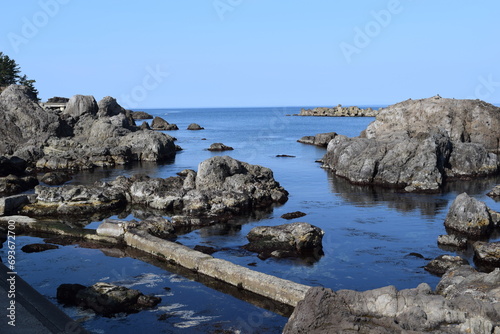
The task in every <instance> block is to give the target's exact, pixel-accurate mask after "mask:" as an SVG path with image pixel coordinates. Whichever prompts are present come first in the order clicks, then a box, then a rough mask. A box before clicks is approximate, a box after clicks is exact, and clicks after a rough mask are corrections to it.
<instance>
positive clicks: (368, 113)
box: [299, 104, 377, 117]
mask: <svg viewBox="0 0 500 334" xmlns="http://www.w3.org/2000/svg"><path fill="white" fill-rule="evenodd" d="M376 115H377V111H376V110H373V109H372V108H367V109H362V108H359V107H355V106H351V107H342V105H341V104H339V105H338V106H336V107H333V108H325V107H318V108H314V109H302V110H301V111H300V114H299V116H330V117H362V116H365V117H374V116H376Z"/></svg>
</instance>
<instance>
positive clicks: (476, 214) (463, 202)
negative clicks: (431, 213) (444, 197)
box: [444, 193, 494, 237]
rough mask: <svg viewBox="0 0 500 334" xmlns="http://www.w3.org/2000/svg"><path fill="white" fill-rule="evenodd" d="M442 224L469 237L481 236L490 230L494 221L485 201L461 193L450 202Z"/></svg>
mask: <svg viewBox="0 0 500 334" xmlns="http://www.w3.org/2000/svg"><path fill="white" fill-rule="evenodd" d="M444 225H445V226H446V228H448V229H451V230H453V231H456V232H459V233H462V234H465V235H467V236H470V237H482V236H486V235H488V234H489V233H490V232H491V231H492V229H493V227H494V222H493V220H492V218H491V214H490V209H489V208H488V207H487V206H486V204H485V203H483V202H480V201H478V200H477V199H475V198H473V197H470V196H469V195H467V193H462V194H460V195H458V196H457V197H456V198H455V200H454V201H453V203H452V204H451V206H450V209H449V211H448V214H447V215H446V219H445V221H444Z"/></svg>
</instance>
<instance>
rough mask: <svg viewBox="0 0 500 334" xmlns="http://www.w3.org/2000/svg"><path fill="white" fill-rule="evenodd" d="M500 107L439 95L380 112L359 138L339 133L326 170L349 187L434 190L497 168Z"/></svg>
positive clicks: (330, 152)
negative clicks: (353, 185)
mask: <svg viewBox="0 0 500 334" xmlns="http://www.w3.org/2000/svg"><path fill="white" fill-rule="evenodd" d="M499 143H500V108H498V107H495V106H493V105H491V104H488V103H486V102H483V101H479V100H455V99H443V98H441V97H439V96H437V97H433V98H428V99H423V100H408V101H404V102H401V103H398V104H395V105H392V106H389V107H387V108H385V109H383V110H381V111H380V112H379V113H378V114H377V119H376V120H375V121H374V122H372V123H371V124H370V125H369V126H368V127H367V129H366V130H365V131H363V132H362V133H361V135H360V137H356V138H348V137H345V136H341V135H338V136H336V137H335V138H333V140H331V141H330V143H329V144H328V151H327V154H326V155H325V156H324V158H323V162H324V167H326V168H330V169H332V170H333V171H334V172H335V174H337V175H339V176H341V177H345V178H347V179H348V180H350V181H351V182H353V183H358V184H379V185H385V186H391V187H398V188H404V189H405V190H406V191H437V190H438V189H439V188H440V187H441V186H442V185H443V182H444V181H445V180H446V179H451V178H463V177H479V176H485V175H489V174H495V173H497V172H498V170H499V159H498V156H497V153H498V150H499Z"/></svg>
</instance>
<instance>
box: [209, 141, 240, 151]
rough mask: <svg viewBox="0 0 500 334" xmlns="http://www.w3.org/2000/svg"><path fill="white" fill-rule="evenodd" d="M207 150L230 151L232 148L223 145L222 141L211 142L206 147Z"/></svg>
mask: <svg viewBox="0 0 500 334" xmlns="http://www.w3.org/2000/svg"><path fill="white" fill-rule="evenodd" d="M208 150H209V151H213V152H222V151H232V150H234V148H232V147H231V146H227V145H224V144H223V143H213V144H211V145H210V147H209V148H208Z"/></svg>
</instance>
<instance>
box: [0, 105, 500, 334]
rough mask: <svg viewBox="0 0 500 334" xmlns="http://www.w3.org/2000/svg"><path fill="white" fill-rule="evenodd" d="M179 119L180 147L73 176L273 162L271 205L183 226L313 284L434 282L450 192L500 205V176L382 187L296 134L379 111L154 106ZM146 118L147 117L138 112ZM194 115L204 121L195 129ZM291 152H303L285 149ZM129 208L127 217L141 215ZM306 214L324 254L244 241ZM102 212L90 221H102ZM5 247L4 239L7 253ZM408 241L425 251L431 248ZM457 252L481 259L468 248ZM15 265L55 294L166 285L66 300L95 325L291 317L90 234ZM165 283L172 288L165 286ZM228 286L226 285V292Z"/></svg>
mask: <svg viewBox="0 0 500 334" xmlns="http://www.w3.org/2000/svg"><path fill="white" fill-rule="evenodd" d="M145 111H147V112H149V113H151V114H153V115H155V116H161V117H162V118H164V119H165V120H167V121H168V122H170V123H175V124H177V125H178V127H179V129H180V130H177V131H166V133H168V134H169V135H172V136H174V137H176V138H177V142H176V143H177V144H178V145H180V146H181V147H182V148H183V151H181V152H178V154H177V156H176V157H175V159H172V160H171V161H167V162H165V163H162V164H152V163H141V164H134V165H132V166H126V167H119V168H115V169H97V170H95V171H94V172H86V173H81V174H79V175H76V176H75V178H74V179H73V180H72V181H71V182H72V183H74V184H90V183H92V182H94V181H96V180H112V179H114V178H115V177H116V176H118V175H126V176H130V175H133V174H135V173H145V174H148V175H150V176H151V177H169V176H174V175H176V173H177V172H179V171H181V170H183V169H186V168H189V169H194V170H197V166H198V164H199V163H200V162H201V161H203V160H205V159H207V158H210V157H212V156H214V155H229V156H231V157H233V158H235V159H239V160H242V161H246V162H249V163H252V164H259V165H262V166H265V167H269V168H271V169H272V170H273V172H274V176H275V179H276V180H277V181H278V182H280V184H281V185H282V186H283V187H284V188H285V189H287V190H288V192H289V193H290V196H289V200H288V202H287V203H285V204H284V205H282V206H279V207H276V208H274V210H272V211H270V212H267V213H261V214H259V215H257V216H254V217H246V218H243V219H240V220H237V221H234V222H233V223H231V224H229V225H227V224H226V225H215V226H210V227H205V228H201V229H198V230H194V231H191V232H189V233H186V234H183V235H180V236H179V237H178V241H179V242H181V243H183V244H185V245H187V246H195V245H207V246H212V247H215V248H217V249H221V250H220V251H218V252H216V253H214V254H213V256H215V257H218V258H222V259H226V260H230V261H232V262H234V263H237V264H240V265H243V266H247V265H248V264H249V263H254V264H255V266H254V267H252V268H253V269H255V270H258V271H262V272H265V273H269V274H272V275H276V276H279V277H282V278H286V279H290V280H292V281H295V282H299V283H303V284H308V285H312V286H325V287H328V288H332V289H335V290H337V289H354V290H367V289H373V288H378V287H382V286H386V285H394V286H396V287H397V288H398V289H404V288H413V287H416V286H417V285H418V284H419V283H422V282H426V283H428V284H430V285H431V286H432V287H435V285H436V284H437V282H438V281H439V278H438V277H436V276H433V275H431V274H429V273H428V272H426V271H425V270H424V269H423V266H424V265H425V264H427V262H428V261H429V260H430V259H432V258H434V257H436V256H438V255H441V254H445V253H449V252H447V251H444V250H441V249H439V247H438V246H437V237H438V236H439V235H440V234H445V233H446V231H445V229H444V226H443V221H444V218H445V216H446V213H447V211H448V208H449V206H450V205H451V202H452V201H453V200H454V198H455V197H456V196H457V195H458V194H459V193H461V192H464V191H466V192H467V193H468V194H469V195H471V196H474V197H476V198H478V199H480V200H482V201H485V202H486V204H487V205H488V206H490V207H491V208H492V209H494V210H500V205H499V204H498V203H496V202H494V201H493V200H492V199H490V198H489V197H487V196H485V194H486V193H487V192H488V191H489V190H490V189H491V188H492V187H493V186H494V185H496V184H497V183H500V182H499V181H500V180H499V179H498V178H497V177H492V178H486V179H481V180H475V181H460V182H453V183H450V184H448V185H447V186H446V188H445V190H443V191H442V192H441V193H438V194H406V193H400V192H398V191H395V190H391V189H384V188H380V187H368V186H355V185H351V184H350V183H349V182H347V181H346V180H343V179H341V178H338V177H336V176H334V175H332V173H331V172H329V171H327V170H324V169H322V168H321V167H320V164H319V163H317V162H315V161H316V160H318V159H320V158H321V157H322V156H323V155H324V153H325V151H326V150H325V149H323V148H318V147H315V146H310V145H304V144H300V143H298V142H297V139H299V138H301V137H302V136H306V135H314V134H317V133H321V132H332V131H334V132H337V133H339V134H343V135H347V136H357V135H359V133H360V132H361V131H362V130H363V129H365V128H366V126H367V125H368V124H369V123H370V122H372V121H373V120H374V118H351V117H341V118H333V117H295V116H286V115H290V114H295V113H298V112H299V111H300V107H283V108H224V109H216V108H214V109H150V110H145ZM138 123H139V122H138ZM190 123H198V124H200V125H201V126H203V127H204V128H205V130H201V131H188V130H186V128H187V126H188V125H189V124H190ZM215 142H222V143H224V144H225V145H228V146H232V147H233V148H234V150H233V151H226V152H222V153H214V152H210V151H208V150H207V148H208V147H209V146H210V144H212V143H215ZM280 154H287V155H292V156H294V157H290V158H280V157H276V155H280ZM292 211H302V212H304V213H306V214H307V215H306V216H304V217H302V218H299V219H295V220H291V221H287V220H284V219H282V218H280V216H281V215H282V214H283V213H287V212H292ZM133 218H134V217H132V216H129V217H126V219H133ZM293 221H304V222H308V223H310V224H313V225H316V226H318V227H320V228H322V229H323V230H324V231H325V236H324V239H323V248H324V249H323V250H324V255H323V256H321V257H319V258H316V259H311V258H310V259H272V258H270V259H267V260H260V259H259V258H258V257H257V256H256V254H254V253H250V252H247V251H244V250H243V249H242V248H241V246H243V245H244V244H246V243H247V241H246V237H245V236H246V235H247V233H248V231H249V230H250V229H251V228H253V227H255V226H260V225H279V224H284V223H287V222H293ZM99 224H100V221H95V222H91V223H90V224H88V225H87V226H86V228H96V227H97V226H98V225H99ZM18 240H19V241H18V242H19V245H18V248H19V249H20V247H21V246H22V244H28V243H33V242H40V241H41V240H42V239H41V238H40V236H23V237H19V238H18ZM4 252H5V248H3V249H0V254H1V255H2V256H4ZM410 253H418V254H421V255H422V257H423V258H421V257H416V256H414V255H411V254H410ZM459 255H461V256H463V257H464V258H466V259H468V260H469V261H471V263H472V258H471V253H470V251H465V252H463V253H460V254H459ZM18 272H19V273H20V275H21V276H22V277H24V278H25V280H27V281H28V282H29V283H31V284H32V285H33V286H34V287H35V288H37V289H38V290H39V291H41V292H42V293H43V294H44V295H46V296H47V297H49V298H50V299H51V300H53V301H54V302H56V301H55V289H56V288H57V286H58V285H59V284H61V283H80V284H86V285H90V284H93V283H95V282H97V281H106V282H114V283H119V284H123V285H128V286H133V287H134V288H136V289H139V290H141V291H143V292H145V293H154V294H157V295H162V297H163V301H162V303H161V304H160V307H159V309H157V310H153V311H145V312H141V313H138V314H135V315H129V316H121V317H118V318H113V319H108V318H102V317H98V316H95V315H93V314H91V313H90V312H82V311H79V310H77V309H74V308H65V310H66V311H67V312H68V313H69V314H70V315H71V316H73V317H75V318H78V319H81V320H82V321H83V324H84V325H85V326H86V327H87V328H88V329H90V330H92V331H94V332H96V333H118V332H120V333H126V332H136V331H139V330H140V331H143V330H147V331H148V332H151V333H252V332H255V333H280V332H281V330H282V328H283V326H284V324H285V323H286V321H287V318H286V316H285V315H286V312H284V313H283V312H282V314H281V315H280V314H278V313H280V312H277V313H275V312H272V311H270V310H268V309H271V310H274V309H273V307H268V309H266V308H261V307H259V306H255V305H253V304H251V303H248V302H245V301H242V300H241V299H240V298H243V297H242V296H239V295H238V293H237V292H234V293H231V292H230V291H228V289H227V287H222V288H221V287H218V288H216V289H214V288H211V287H207V285H211V283H210V282H198V281H196V280H195V277H189V275H187V274H186V273H183V272H176V270H175V268H168V267H165V266H164V265H162V264H161V263H158V262H156V261H154V260H153V259H150V258H147V257H145V256H144V255H143V254H142V255H141V254H133V253H131V252H130V251H117V250H115V251H113V250H100V249H88V248H85V245H67V246H61V248H60V249H58V250H53V251H47V252H44V253H39V254H24V253H22V252H21V251H19V259H18ZM164 288H168V289H164ZM226 292H229V293H226Z"/></svg>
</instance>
